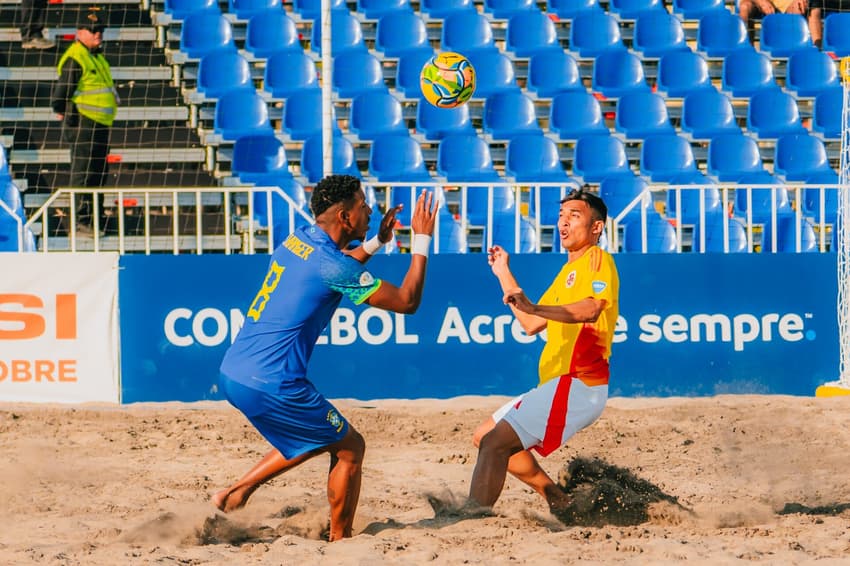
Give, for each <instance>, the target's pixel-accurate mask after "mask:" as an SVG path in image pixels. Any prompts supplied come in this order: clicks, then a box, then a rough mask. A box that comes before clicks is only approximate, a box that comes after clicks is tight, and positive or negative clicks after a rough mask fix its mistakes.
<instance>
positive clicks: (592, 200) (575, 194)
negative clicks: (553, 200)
mask: <svg viewBox="0 0 850 566" xmlns="http://www.w3.org/2000/svg"><path fill="white" fill-rule="evenodd" d="M570 200H580V201H584V202H586V203H587V206H589V207H590V212H591V214H590V217H591V218H592V219H593V220H594V221H595V220H601V221H602V222H605V221H606V220H607V219H608V207H607V206H605V201H603V200H602V199H601V198H599V197H598V196H597V195H595V194H593V193H591V192H590V191H589V190H588V186H587V185H585V186H584V187H582V188H580V189H573V190H571V191H570V192H569V193H568V194H567V196H565V197H564V199H563V200H562V201H561V204H564V203H565V202H567V201H570Z"/></svg>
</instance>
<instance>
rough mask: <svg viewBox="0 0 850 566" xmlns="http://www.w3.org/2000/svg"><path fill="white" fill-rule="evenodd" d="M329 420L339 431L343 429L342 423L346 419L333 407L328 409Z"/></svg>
mask: <svg viewBox="0 0 850 566" xmlns="http://www.w3.org/2000/svg"><path fill="white" fill-rule="evenodd" d="M328 422H329V423H331V426H332V427H334V428H335V429H336V431H337V432H339V431H341V430H342V425H343V423H344V422H345V421H343V420H342V417H340V416H339V413H337V412H336V411H334V410H333V409H331V410H330V411H328Z"/></svg>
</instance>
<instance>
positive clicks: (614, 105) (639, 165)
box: [0, 0, 844, 251]
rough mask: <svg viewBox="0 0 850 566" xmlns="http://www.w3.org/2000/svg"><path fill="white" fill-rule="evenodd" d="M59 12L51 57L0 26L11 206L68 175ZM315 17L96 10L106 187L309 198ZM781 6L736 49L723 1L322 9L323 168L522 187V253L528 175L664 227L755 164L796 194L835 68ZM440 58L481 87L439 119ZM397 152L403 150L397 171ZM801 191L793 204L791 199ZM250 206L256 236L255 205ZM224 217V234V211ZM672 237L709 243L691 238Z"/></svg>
mask: <svg viewBox="0 0 850 566" xmlns="http://www.w3.org/2000/svg"><path fill="white" fill-rule="evenodd" d="M62 6H63V7H62V9H61V10H60V9H55V8H53V7H51V8H50V10H49V18H48V24H47V27H48V29H49V30H50V33H51V35H52V36H53V37H57V38H59V39H60V40H62V41H60V43H59V47H58V48H57V50H55V51H47V52H39V53H32V52H25V51H23V50H21V49H20V45H19V42H16V37H15V36H16V34H17V30H16V29H14V28H12V27H10V26H9V27H6V28H5V29H4V30H0V34H3V38H2V41H3V42H4V51H3V52H4V53H5V54H6V57H5V60H4V61H3V64H2V65H0V76H2V77H3V79H4V81H3V104H2V108H0V122H2V126H3V131H2V138H0V141H2V143H3V146H5V147H6V148H7V149H6V153H5V155H6V156H7V160H8V170H9V171H11V178H12V179H13V180H14V182H15V184H16V185H17V186H18V187H19V188H20V189H21V190H23V191H24V192H23V194H24V198H23V203H24V205H25V208H26V210H27V212H32V211H33V210H34V209H35V208H36V207H37V206H39V205H40V204H41V203H43V202H44V199H45V196H46V195H47V194H49V193H50V192H51V191H53V190H54V189H55V188H58V187H62V186H64V184H65V183H66V182H67V177H66V175H67V173H66V171H67V164H68V162H69V155H68V149H67V147H65V145H64V144H63V143H62V142H61V141H60V135H59V134H60V125H59V122H58V121H56V120H54V119H53V117H52V112H51V110H50V107H49V106H50V105H49V90H50V85H51V81H52V80H54V79H55V64H56V59H57V58H58V55H59V54H60V53H61V51H59V50H61V49H64V46H66V45H67V40H69V39H71V38H72V35H73V27H74V26H73V22H75V21H76V19H75V18H76V16H75V14H76V11H77V10H78V9H79V8H80V7H82V6H84V4H73V3H68V2H66V3H65V4H63V5H62ZM318 7H319V2H318V1H316V0H311V1H303V0H302V1H295V2H294V3H290V2H288V1H285V2H283V3H280V2H269V1H267V0H241V1H240V0H230V1H229V2H223V1H220V2H216V1H215V0H165V1H164V2H161V1H157V0H154V1H153V2H150V3H147V2H144V3H134V2H127V1H125V0H122V1H120V2H119V1H118V0H112V2H111V3H109V4H108V8H109V9H108V10H107V15H108V24H109V25H108V28H107V31H106V41H107V50H106V53H107V56H108V58H109V60H110V63H111V66H112V67H113V71H114V75H115V77H116V82H118V88H119V94H120V95H121V99H122V103H121V107H120V111H119V114H118V122H117V123H116V125H115V126H114V127H113V131H112V139H111V146H112V152H111V160H110V161H111V169H110V175H111V180H110V183H109V186H112V187H141V186H148V187H150V186H159V187H173V188H182V187H238V186H242V185H245V184H246V183H257V182H258V181H265V180H269V179H271V180H272V181H273V182H272V184H273V185H274V186H277V187H281V188H282V190H283V191H284V192H286V191H287V190H288V189H290V188H291V187H292V185H291V182H294V183H297V184H298V186H299V187H302V188H303V189H306V193H303V190H302V193H303V194H304V195H305V199H306V200H309V193H310V186H311V185H312V184H313V183H315V182H316V181H317V179H318V178H319V177H320V175H321V159H320V157H321V152H320V151H319V150H320V148H321V144H320V143H319V142H318V141H317V138H316V137H315V136H316V135H318V134H320V132H321V124H322V122H321V91H320V89H319V88H318V87H319V84H320V78H321V77H320V76H319V74H318V73H319V70H320V68H321V66H320V63H321V53H320V51H321V50H320V33H319V31H320V27H319V25H318V20H317V18H318ZM17 9H18V8H17V5H15V4H12V3H0V11H2V13H3V14H4V16H8V17H5V18H4V21H9V22H11V21H14V19H15V17H16V11H17ZM839 15H840V16H842V17H844V15H843V14H839ZM781 16H783V17H781V18H780V17H777V18H774V17H767V18H764V20H763V22H762V23H761V25H760V32H759V34H758V35H757V38H756V42H755V44H751V43H750V40H749V38H748V37H747V34H746V29H745V27H744V26H743V23H742V22H741V20H740V18H739V17H738V16H737V15H736V14H735V13H734V5H731V4H728V3H726V4H724V3H723V2H721V1H717V0H675V1H674V2H673V3H672V4H669V5H665V4H664V3H663V2H661V1H659V0H627V1H624V0H619V1H618V0H611V1H610V2H601V3H600V2H596V1H595V0H594V1H592V2H591V1H554V0H552V1H551V2H546V3H543V2H528V1H520V0H517V1H510V2H509V1H506V0H499V1H496V0H492V1H491V0H486V1H484V2H475V3H473V2H471V1H460V0H456V1H448V0H445V1H430V2H429V1H422V2H421V4H420V3H419V2H415V1H414V2H412V3H411V2H408V1H407V0H384V1H382V0H359V1H357V2H348V3H346V2H344V1H338V2H334V3H333V24H334V27H333V32H332V45H333V53H334V71H333V87H334V93H335V100H334V120H333V122H334V127H335V136H336V137H337V141H335V143H334V167H335V170H337V171H338V172H348V173H356V174H358V175H359V176H361V177H362V178H363V179H364V181H365V182H367V183H376V186H378V190H379V198H378V201H377V202H378V203H379V204H380V205H381V206H380V207H379V208H383V206H384V203H389V202H392V201H394V200H395V198H394V197H392V196H391V195H389V194H388V195H387V197H386V198H385V197H384V196H383V192H384V191H391V190H392V189H391V188H382V187H381V186H380V183H387V182H399V183H403V182H410V183H413V182H425V181H434V182H436V183H442V184H443V185H444V187H445V188H446V189H448V190H447V191H446V198H447V201H448V202H447V204H448V207H449V208H450V210H451V211H452V212H453V213H454V214H455V215H457V214H460V213H462V212H463V211H462V210H460V205H461V202H460V199H459V197H458V195H459V194H460V192H459V191H456V190H452V188H454V187H458V186H461V185H464V184H468V183H483V184H484V185H486V184H488V183H489V184H490V187H491V190H496V191H497V192H498V191H499V190H501V189H499V188H498V186H497V185H494V183H495V184H498V183H510V182H515V183H519V184H520V185H523V186H524V187H526V188H525V189H524V190H521V191H520V193H518V194H519V195H520V197H519V201H518V202H516V203H513V201H511V205H510V206H511V207H513V206H518V210H519V211H520V214H519V215H518V218H519V219H520V220H521V221H522V222H523V224H522V227H521V229H520V232H521V233H525V231H526V224H525V222H529V223H530V225H531V226H532V227H535V228H537V231H536V232H535V238H536V242H535V249H537V250H539V249H541V247H540V227H541V226H540V225H541V222H540V221H541V211H539V210H537V211H535V210H534V209H533V207H532V206H531V204H532V203H533V202H536V198H537V195H538V193H539V192H540V191H543V189H544V187H542V186H535V181H537V182H540V183H549V182H555V183H563V184H564V185H565V186H572V185H571V183H588V184H590V185H591V188H593V189H594V190H600V189H602V188H604V187H605V186H606V182H607V180H608V179H611V180H612V182H610V183H607V185H608V187H609V188H610V187H615V186H620V185H622V184H623V183H622V182H621V180H622V179H628V178H634V179H637V180H639V181H640V185H639V186H640V187H642V188H641V189H640V190H645V191H648V192H649V193H651V197H650V199H649V200H650V203H649V204H650V206H649V208H650V212H652V213H653V214H652V215H650V218H651V220H652V223H653V226H655V224H658V222H657V220H658V219H659V218H660V222H661V224H663V223H667V224H668V225H670V224H671V222H673V223H675V222H677V220H681V221H682V222H685V223H686V224H688V225H689V227H690V225H691V224H693V222H692V220H693V218H689V219H687V221H686V219H685V218H679V216H678V215H677V213H676V211H671V210H669V208H670V202H671V201H670V199H669V198H668V197H669V194H670V193H669V187H670V183H680V184H684V185H689V184H695V185H703V184H705V183H710V184H712V186H714V187H715V188H714V189H713V191H712V192H711V195H712V197H714V196H716V192H715V191H716V190H717V189H716V187H719V186H721V185H722V186H724V187H726V189H725V190H728V191H732V192H734V189H735V188H736V186H737V184H738V183H739V182H741V181H742V177H743V176H744V175H758V174H766V175H771V178H772V179H773V180H774V181H775V182H776V183H778V184H786V183H790V185H788V188H790V189H792V191H793V194H794V195H796V194H797V193H798V192H799V191H797V190H796V189H795V187H796V184H797V183H802V182H806V180H807V179H809V178H812V179H816V181H815V182H818V183H821V184H824V183H825V181H824V179H826V178H827V177H826V176H825V175H827V174H829V173H830V172H831V173H832V174H835V171H836V170H837V167H838V157H839V140H838V137H839V136H838V134H839V132H838V128H839V127H840V124H839V122H840V116H837V115H840V107H841V96H840V95H841V89H840V86H839V80H838V73H837V68H838V61H837V59H836V58H834V57H832V56H830V55H829V54H827V53H826V52H821V51H819V50H818V49H816V48H814V47H812V45H811V41H810V39H809V38H808V32H807V30H806V29H804V28H800V25H801V22H800V21H797V20H801V21H802V18H799V17H797V19H794V17H788V16H786V15H784V14H782V15H781ZM833 17H834V16H830V17H829V18H827V22H826V25H825V29H826V30H827V38H826V39H827V41H830V40H831V41H833V43H836V44H840V43H841V40H842V38H840V37H836V35H835V32H834V31H833V32H832V35H831V36H830V31H829V30H834V29H835V26H834V22H833V20H832V19H831V18H833ZM836 21H837V18H836ZM804 24H805V22H804V21H803V25H804ZM440 50H457V51H460V52H462V53H464V54H465V55H467V56H468V57H469V58H470V60H471V61H472V63H473V65H474V66H475V67H476V70H477V80H478V84H477V89H476V92H475V94H474V96H473V99H472V100H471V101H470V102H469V103H468V104H467V105H466V106H464V107H463V108H460V109H454V110H440V109H436V108H434V107H430V106H428V105H427V103H426V102H424V101H423V100H422V99H421V98H420V96H419V92H418V72H419V68H420V67H421V65H422V62H423V61H424V60H425V59H426V58H427V57H429V56H430V54H431V53H433V52H434V51H440ZM387 136H391V137H395V138H398V137H404V138H408V139H406V141H405V142H404V143H401V142H397V143H396V142H394V141H393V140H389V141H387V140H386V139H385V138H386V137H387ZM246 138H247V139H251V140H264V141H262V142H256V143H259V144H261V145H256V146H255V147H257V148H260V147H262V148H263V151H268V152H269V153H268V165H269V170H268V171H260V170H258V169H262V166H263V165H264V164H263V163H261V164H260V165H257V164H256V163H254V164H249V165H248V166H247V169H246V168H243V166H242V163H245V155H246V154H245V153H244V148H245V147H247V143H248V142H247V141H246V142H240V140H243V139H246ZM532 140H533V141H532ZM525 144H528V147H527V148H526V147H524V145H525ZM240 148H242V150H243V152H240V151H239V150H240ZM378 148H380V149H378ZM393 148H398V151H401V148H404V155H400V154H399V155H398V156H397V158H398V159H399V161H400V164H399V165H398V166H393V163H392V162H393V159H394V157H393V153H392V151H393ZM804 151H805V154H803V153H802V152H804ZM317 152H318V153H317ZM249 153H250V152H249ZM790 156H794V159H789V157H790ZM805 156H809V157H810V160H809V161H808V162H805V163H802V162H801V160H802V157H805ZM535 160H536V161H538V162H539V163H537V162H535ZM401 165H404V166H401ZM538 165H539V166H538ZM264 173H265V174H267V176H266V177H263V176H262V174H264ZM257 175H259V176H257ZM615 179H616V180H617V182H616V183H615V182H613V180H615ZM830 179H832V177H830ZM749 182H752V181H749ZM600 185H601V186H600ZM476 188H481V187H478V186H476V187H470V188H469V189H468V190H467V192H468V193H469V194H472V193H473V192H474V190H475V189H476ZM399 190H400V192H404V190H405V189H399ZM630 190H631V189H630ZM782 190H785V189H782ZM602 192H603V193H604V192H605V191H602ZM706 192H707V191H700V194H701V195H705V194H706ZM826 192H829V189H827V190H826ZM295 193H296V197H297V198H296V199H295V200H296V201H297V202H298V203H300V204H303V203H302V202H301V200H300V196H298V195H300V194H301V193H298V191H295ZM508 193H510V194H511V195H513V194H514V193H513V192H512V191H508ZM741 194H745V191H744V190H743V189H742V193H741ZM39 195H41V196H39ZM631 195H632V192H629V193H628V195H626V196H625V198H626V199H627V200H633V197H631ZM618 196H619V195H618V194H610V198H612V199H615V200H616V198H617V197H618ZM258 198H259V197H258ZM703 198H704V197H703ZM733 200H734V201H735V202H737V200H736V199H733ZM470 201H476V202H477V199H470ZM499 202H502V201H499ZM504 202H507V200H506V201H504ZM802 202H803V199H802V198H791V200H790V204H789V206H790V207H791V208H792V209H793V210H796V207H798V206H801V203H802ZM826 202H827V203H830V204H829V205H828V206H827V207H826V208H827V209H828V210H827V211H826V212H825V215H826V217H825V218H817V217H815V218H812V214H815V216H818V215H819V214H820V210H819V208H820V207H814V208H813V207H812V206H807V207H806V211H805V212H806V214H807V215H808V216H807V218H809V219H811V220H812V221H813V224H814V226H815V229H822V228H823V227H824V226H826V229H829V230H831V228H832V224H833V222H831V221H830V220H832V219H834V216H835V215H834V211H833V210H832V209H831V208H830V207H831V206H833V205H834V199H826ZM715 204H716V200H715V201H712V204H711V206H710V207H709V208H712V209H713V207H714V205H715ZM473 208H474V207H473ZM508 209H510V207H507V206H506V207H505V210H508ZM234 210H235V212H233V214H234V215H235V214H239V213H242V212H244V210H243V209H242V208H240V207H239V206H237V207H235V209H234ZM301 210H306V208H304V207H302V208H301ZM636 210H637V209H636ZM730 210H731V212H732V214H737V213H738V211H740V209H739V208H736V207H730ZM205 211H209V210H208V209H205ZM167 212H168V211H166V213H167ZM467 212H469V211H467ZM474 212H475V214H477V215H479V216H478V217H477V218H476V221H477V222H479V223H480V220H481V216H480V210H475V211H474ZM503 212H504V211H503ZM680 212H681V211H680ZM801 212H802V210H801ZM218 213H219V214H220V215H221V214H223V213H222V211H218ZM655 213H657V214H658V217H657V218H656V216H655ZM254 216H255V217H257V218H260V220H261V221H259V222H258V224H257V226H258V227H259V228H260V229H262V228H263V227H265V228H266V229H268V226H267V224H264V222H265V220H263V219H262V211H258V210H257V208H256V207H255V208H254ZM276 216H277V215H276ZM282 216H285V215H280V216H279V217H282ZM485 216H486V214H485ZM634 216H635V215H634V214H632V215H631V216H630V218H634ZM638 216H639V215H638ZM228 220H231V221H233V222H235V223H236V224H234V226H236V225H240V224H239V221H240V219H238V218H236V217H235V216H234V217H233V218H231V219H227V218H225V217H223V216H222V217H221V222H227V221H228ZM824 220H825V222H824ZM166 224H167V222H166ZM475 224H476V222H473V223H471V225H475ZM545 226H546V227H548V226H549V225H545ZM721 226H722V225H721ZM491 228H492V231H491V233H492V234H493V235H495V234H499V233H500V230H502V229H501V228H499V229H496V226H495V225H494V226H492V227H491ZM780 228H781V227H780ZM689 229H690V228H689ZM714 229H715V227H714V226H712V230H714ZM736 229H737V226H735V229H733V230H732V231H733V232H736V233H737V231H736ZM747 229H748V230H752V226H747ZM757 229H758V230H761V229H762V227H761V226H759V227H757ZM764 229H765V230H766V229H767V228H766V227H765V228H764ZM652 230H653V231H655V232H653V233H655V234H656V236H657V239H658V242H659V243H658V244H657V245H650V246H649V248H650V249H652V250H655V251H674V250H675V251H680V250H681V249H682V247H683V245H684V243H683V242H676V243H675V244H676V245H674V246H672V248H671V246H670V245H669V238H668V236H669V232H668V231H666V230H664V229H663V228H657V227H653V228H652ZM219 231H221V230H220V227H219ZM36 232H37V234H36V235H41V234H40V233H39V232H38V230H37V231H36ZM643 232H645V231H643ZM726 232H729V231H728V230H726ZM512 233H513V231H512ZM711 234H714V235H716V232H715V231H711ZM48 235H49V234H48ZM616 240H617V239H615V241H616ZM826 240H827V241H831V238H826ZM452 241H453V242H466V241H467V235H464V237H463V238H458V237H454V236H453V240H452ZM528 241H529V239H528V238H526V239H525V240H524V241H523V243H522V244H523V245H522V246H520V247H523V246H525V245H526V244H527V242H528ZM712 242H713V241H712ZM626 244H628V246H629V248H628V249H629V251H643V250H644V249H646V248H647V246H646V242H643V244H642V245H636V244H634V233H633V232H632V238H631V241H629V240H628V238H625V237H624V238H623V245H626ZM736 245H737V244H736ZM461 247H462V246H461ZM685 247H686V248H687V249H691V248H693V249H701V248H706V249H713V250H716V249H718V248H717V245H716V243H711V242H709V244H708V245H706V246H702V247H700V246H696V245H692V244H691V243H690V240H689V243H688V244H687V245H685ZM733 247H735V246H733ZM543 248H544V249H550V248H551V249H555V248H557V246H555V245H551V244H546V245H544V246H543ZM720 248H721V249H722V248H723V246H722V245H721V246H720ZM458 249H460V248H458ZM523 249H525V248H524V247H523ZM736 249H737V248H736Z"/></svg>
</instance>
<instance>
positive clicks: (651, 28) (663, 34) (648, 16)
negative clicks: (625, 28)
mask: <svg viewBox="0 0 850 566" xmlns="http://www.w3.org/2000/svg"><path fill="white" fill-rule="evenodd" d="M632 49H634V50H635V51H637V52H638V53H640V54H641V55H642V56H643V57H644V58H657V57H662V56H663V55H665V54H667V53H670V52H673V51H683V50H686V51H690V49H689V48H688V46H687V44H686V43H685V30H684V28H683V27H682V22H680V21H679V18H677V17H676V16H674V15H672V14H670V13H668V12H667V11H666V10H658V9H653V10H651V11H649V12H643V13H641V14H640V15H639V16H638V18H637V21H636V22H635V30H634V37H633V38H632Z"/></svg>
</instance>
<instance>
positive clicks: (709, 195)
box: [665, 171, 723, 224]
mask: <svg viewBox="0 0 850 566" xmlns="http://www.w3.org/2000/svg"><path fill="white" fill-rule="evenodd" d="M676 185H704V186H705V188H702V187H700V188H699V189H692V188H691V189H682V188H676ZM666 200H667V202H666V212H665V213H666V215H667V218H675V219H676V220H678V221H679V222H680V223H682V224H699V223H700V220H702V218H705V219H708V218H710V217H712V216H718V215H723V205H722V204H721V202H720V189H718V188H717V185H715V184H714V182H713V181H712V180H710V179H709V178H708V177H706V176H705V175H703V174H702V173H700V172H699V171H690V172H687V173H681V174H678V175H674V176H673V177H671V178H670V187H668V189H667V199H666ZM700 207H702V209H703V210H702V212H700ZM702 215H704V216H702Z"/></svg>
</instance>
